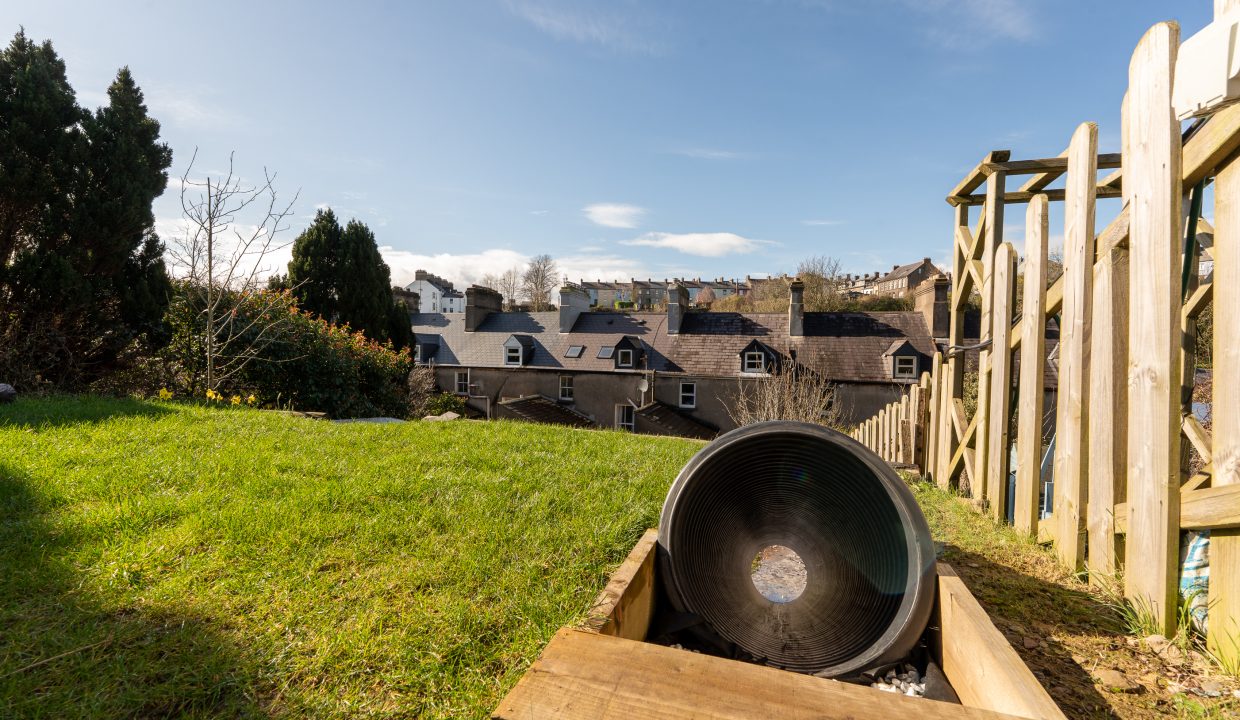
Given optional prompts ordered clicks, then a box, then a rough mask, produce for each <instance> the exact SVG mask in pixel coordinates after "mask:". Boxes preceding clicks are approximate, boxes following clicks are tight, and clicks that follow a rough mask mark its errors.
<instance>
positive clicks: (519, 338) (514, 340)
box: [504, 335, 534, 367]
mask: <svg viewBox="0 0 1240 720" xmlns="http://www.w3.org/2000/svg"><path fill="white" fill-rule="evenodd" d="M533 359H534V338H532V337H530V336H529V335H511V336H509V338H508V339H507V340H505V341H504V364H505V365H508V366H509V367H520V366H522V365H525V364H527V363H529V362H530V361H531V360H533Z"/></svg>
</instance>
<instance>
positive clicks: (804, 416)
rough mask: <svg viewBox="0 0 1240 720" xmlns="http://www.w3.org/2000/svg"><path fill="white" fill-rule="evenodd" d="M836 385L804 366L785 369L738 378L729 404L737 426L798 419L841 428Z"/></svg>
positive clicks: (730, 413)
mask: <svg viewBox="0 0 1240 720" xmlns="http://www.w3.org/2000/svg"><path fill="white" fill-rule="evenodd" d="M836 394H837V393H836V388H835V384H834V383H832V382H830V381H828V380H827V379H826V378H824V377H822V376H821V375H819V374H818V373H815V372H813V371H811V370H808V369H807V368H804V367H799V366H796V367H784V368H782V369H779V370H776V371H775V372H772V373H771V374H770V375H768V376H767V377H763V378H738V379H737V386H736V396H735V397H734V398H733V400H732V401H731V402H725V403H724V404H725V406H726V407H727V408H728V414H729V415H730V416H731V417H732V422H734V423H736V426H737V427H744V426H745V425H752V424H754V423H758V422H762V421H764V420H797V421H800V422H808V423H817V424H819V425H827V426H829V427H840V425H841V420H842V416H843V413H842V409H841V408H840V407H839V403H838V402H837V398H836Z"/></svg>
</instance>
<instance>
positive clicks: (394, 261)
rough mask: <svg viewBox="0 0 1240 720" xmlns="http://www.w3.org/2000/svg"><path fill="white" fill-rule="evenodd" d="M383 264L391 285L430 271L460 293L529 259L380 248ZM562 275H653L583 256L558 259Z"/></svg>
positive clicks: (627, 261)
mask: <svg viewBox="0 0 1240 720" xmlns="http://www.w3.org/2000/svg"><path fill="white" fill-rule="evenodd" d="M379 252H380V254H382V255H383V260H384V262H386V263H387V264H388V267H390V268H391V269H392V283H393V284H395V285H408V284H409V283H411V282H413V275H414V272H415V271H417V270H427V271H429V272H431V273H434V274H435V275H439V276H440V277H443V278H446V279H447V280H449V281H450V282H452V283H454V284H455V285H456V286H457V288H458V289H460V288H466V287H469V286H470V285H471V284H473V283H476V282H479V281H480V280H482V278H483V276H485V275H499V274H501V273H503V272H504V271H506V270H508V269H510V268H514V267H519V268H524V267H525V265H526V264H527V263H528V262H529V260H530V256H528V255H525V254H523V253H520V252H517V251H516V250H509V249H506V248H491V249H488V250H483V251H482V252H478V253H461V254H454V253H438V254H435V255H424V254H420V253H414V252H409V251H407V250H397V249H395V248H392V247H387V246H385V247H380V248H379ZM555 264H556V267H557V268H558V269H559V275H561V276H565V277H567V278H568V279H569V280H572V281H577V280H617V279H625V280H627V279H629V278H632V277H646V276H647V275H649V274H650V273H649V272H648V269H647V267H646V266H645V265H643V264H642V263H641V261H639V260H634V259H632V258H626V257H623V256H620V255H605V254H594V253H584V254H581V255H570V256H566V257H557V258H555Z"/></svg>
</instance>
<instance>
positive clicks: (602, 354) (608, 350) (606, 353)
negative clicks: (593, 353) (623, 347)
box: [598, 345, 616, 360]
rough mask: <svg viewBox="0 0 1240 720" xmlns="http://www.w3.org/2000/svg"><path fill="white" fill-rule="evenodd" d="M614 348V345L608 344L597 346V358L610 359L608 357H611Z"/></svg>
mask: <svg viewBox="0 0 1240 720" xmlns="http://www.w3.org/2000/svg"><path fill="white" fill-rule="evenodd" d="M615 350H616V349H615V348H614V347H612V346H610V345H608V346H607V347H601V348H599V349H598V359H599V360H610V359H611V354H612V353H613V352H615Z"/></svg>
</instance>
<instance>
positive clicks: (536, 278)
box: [521, 255, 559, 312]
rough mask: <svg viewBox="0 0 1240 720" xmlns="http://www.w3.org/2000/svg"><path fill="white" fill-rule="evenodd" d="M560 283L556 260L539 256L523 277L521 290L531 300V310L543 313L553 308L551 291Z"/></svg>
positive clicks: (533, 260)
mask: <svg viewBox="0 0 1240 720" xmlns="http://www.w3.org/2000/svg"><path fill="white" fill-rule="evenodd" d="M558 281H559V272H558V271H557V270H556V267H555V260H552V259H551V256H550V255H537V256H535V257H534V258H533V259H532V260H530V264H529V266H528V267H526V268H525V274H524V275H522V276H521V289H522V290H523V291H524V292H525V296H526V297H528V298H529V300H530V309H531V310H533V311H534V312H542V311H543V310H546V309H547V308H549V307H551V291H552V290H554V289H555V287H556V282H558Z"/></svg>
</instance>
